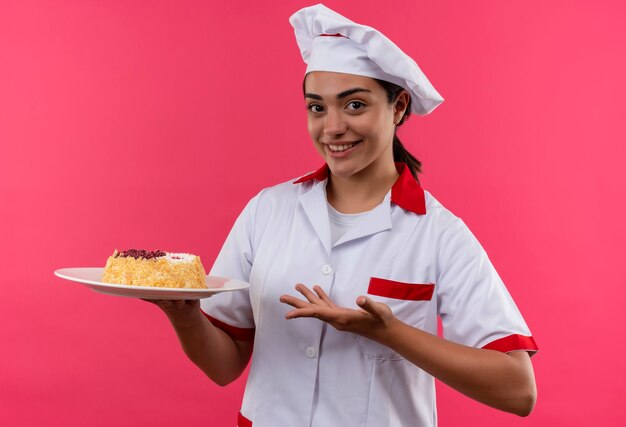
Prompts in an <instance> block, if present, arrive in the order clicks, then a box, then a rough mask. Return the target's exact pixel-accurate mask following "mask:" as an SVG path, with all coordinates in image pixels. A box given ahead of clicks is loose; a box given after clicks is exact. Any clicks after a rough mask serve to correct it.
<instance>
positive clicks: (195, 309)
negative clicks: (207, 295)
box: [142, 298, 203, 327]
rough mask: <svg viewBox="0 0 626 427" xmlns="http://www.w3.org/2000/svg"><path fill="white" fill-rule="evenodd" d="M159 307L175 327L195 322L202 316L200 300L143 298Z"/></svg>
mask: <svg viewBox="0 0 626 427" xmlns="http://www.w3.org/2000/svg"><path fill="white" fill-rule="evenodd" d="M142 299H143V300H144V301H147V302H149V303H152V304H154V305H156V306H157V307H159V308H160V309H161V310H163V312H164V313H165V314H166V315H167V317H168V319H170V321H171V322H172V324H173V325H174V326H175V327H178V326H180V327H186V326H191V325H193V324H195V323H196V322H197V321H198V320H201V319H202V317H203V314H202V311H201V310H200V300H197V299H194V300H152V299H144V298H142Z"/></svg>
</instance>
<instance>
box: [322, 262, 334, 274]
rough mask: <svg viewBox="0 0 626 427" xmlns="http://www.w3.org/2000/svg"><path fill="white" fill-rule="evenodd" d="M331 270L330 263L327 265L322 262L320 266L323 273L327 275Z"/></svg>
mask: <svg viewBox="0 0 626 427" xmlns="http://www.w3.org/2000/svg"><path fill="white" fill-rule="evenodd" d="M332 272H333V268H332V267H331V266H330V265H328V264H324V265H323V266H322V273H324V274H325V275H327V276H328V275H329V274H330V273H332Z"/></svg>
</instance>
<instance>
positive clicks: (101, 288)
mask: <svg viewBox="0 0 626 427" xmlns="http://www.w3.org/2000/svg"><path fill="white" fill-rule="evenodd" d="M103 271H104V268H92V267H89V268H62V269H60V270H56V271H55V272H54V274H55V275H56V276H58V277H60V278H61V279H65V280H71V281H72V282H78V283H82V284H83V285H85V286H87V287H88V288H91V289H93V290H94V291H96V292H100V293H102V294H108V295H117V296H121V297H131V298H146V299H167V300H174V299H179V300H180V299H202V298H208V297H210V296H211V295H214V294H216V293H219V292H229V291H236V290H239V289H246V288H247V287H248V286H249V285H248V284H247V283H245V282H241V281H239V280H233V279H227V278H225V277H217V276H206V285H207V289H180V288H149V287H145V286H129V285H114V284H111V283H103V282H101V280H102V273H103Z"/></svg>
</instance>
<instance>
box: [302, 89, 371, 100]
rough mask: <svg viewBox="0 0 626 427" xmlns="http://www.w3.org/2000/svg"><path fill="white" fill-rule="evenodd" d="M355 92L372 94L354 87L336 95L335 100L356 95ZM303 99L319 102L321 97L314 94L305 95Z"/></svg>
mask: <svg viewBox="0 0 626 427" xmlns="http://www.w3.org/2000/svg"><path fill="white" fill-rule="evenodd" d="M357 92H369V93H372V91H371V90H368V89H364V88H362V87H355V88H353V89H348V90H344V91H343V92H341V93H338V94H337V99H342V98H345V97H346V96H350V95H352V94H353V93H357ZM304 97H305V98H313V99H319V100H320V101H321V100H322V97H321V96H319V95H317V94H315V93H305V94H304Z"/></svg>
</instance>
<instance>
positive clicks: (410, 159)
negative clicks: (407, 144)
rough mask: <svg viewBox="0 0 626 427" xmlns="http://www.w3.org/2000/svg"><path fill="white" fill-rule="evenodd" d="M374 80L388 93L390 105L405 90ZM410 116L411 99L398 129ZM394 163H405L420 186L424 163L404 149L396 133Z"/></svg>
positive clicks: (394, 138) (394, 135) (383, 81)
mask: <svg viewBox="0 0 626 427" xmlns="http://www.w3.org/2000/svg"><path fill="white" fill-rule="evenodd" d="M374 80H376V81H377V82H378V83H379V84H380V85H381V86H382V87H383V88H384V89H385V91H386V92H387V100H388V101H389V103H390V104H391V103H392V102H394V101H395V100H396V98H397V97H398V95H399V94H400V92H402V91H403V90H405V89H404V88H402V87H401V86H398V85H396V84H393V83H391V82H387V81H385V80H379V79H374ZM410 114H411V98H409V103H408V105H407V107H406V110H405V111H404V115H403V116H402V119H400V122H399V123H398V124H397V125H396V129H397V127H398V126H402V124H403V123H404V122H405V120H406V119H407V118H408V117H409V115H410ZM393 161H394V162H398V163H405V164H406V165H407V167H408V168H409V171H410V172H411V175H413V178H415V180H416V181H417V182H418V184H419V182H420V180H419V178H418V176H417V175H418V174H419V173H422V162H420V161H419V160H417V159H416V158H415V156H413V154H411V153H409V151H408V150H407V149H406V148H404V145H402V141H400V138H398V136H397V135H396V133H395V132H394V134H393Z"/></svg>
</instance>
